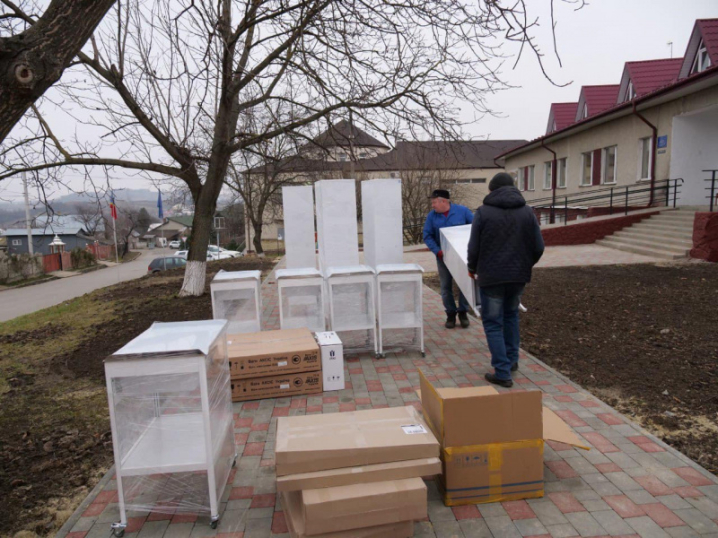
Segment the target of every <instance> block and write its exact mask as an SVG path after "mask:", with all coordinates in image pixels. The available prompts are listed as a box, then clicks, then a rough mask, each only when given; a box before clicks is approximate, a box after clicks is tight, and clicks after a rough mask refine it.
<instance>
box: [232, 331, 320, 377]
mask: <svg viewBox="0 0 718 538" xmlns="http://www.w3.org/2000/svg"><path fill="white" fill-rule="evenodd" d="M227 351H228V355H229V374H230V377H231V378H232V379H247V378H250V377H264V376H269V375H279V374H290V373H296V372H316V371H317V370H321V368H322V365H321V359H320V357H319V346H318V345H317V342H316V341H315V340H314V336H313V335H312V333H311V331H310V330H309V329H307V328H302V329H284V330H280V331H263V332H256V333H247V334H230V335H227Z"/></svg>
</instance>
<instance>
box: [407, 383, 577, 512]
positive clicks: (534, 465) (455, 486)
mask: <svg viewBox="0 0 718 538" xmlns="http://www.w3.org/2000/svg"><path fill="white" fill-rule="evenodd" d="M419 374H420V375H419V378H420V384H421V392H420V397H421V404H422V408H423V410H424V416H425V417H426V421H427V423H428V425H429V426H430V427H431V428H432V430H433V431H434V433H435V434H436V435H437V437H438V438H439V440H440V441H441V443H442V460H443V464H444V473H443V475H442V479H441V485H442V488H443V490H444V502H445V504H447V505H448V506H454V505H458V504H475V503H483V502H495V501H506V500H517V499H526V498H535V497H542V496H543V447H544V441H545V440H551V441H557V442H561V443H566V444H569V445H572V446H575V447H577V448H583V449H586V450H588V448H587V447H586V446H584V445H583V444H582V443H581V441H580V440H579V438H578V437H577V436H576V434H575V433H573V431H571V428H569V426H568V425H567V424H566V423H565V422H564V421H563V420H561V419H560V418H559V417H558V415H556V414H555V413H554V412H553V411H551V410H550V409H548V408H546V407H543V406H542V405H541V402H542V398H541V395H542V393H541V392H540V391H528V392H523V391H522V392H501V393H499V392H498V391H497V390H496V389H494V388H493V387H467V388H461V389H454V388H436V387H434V386H433V385H431V383H430V382H429V381H428V380H427V379H426V377H425V376H424V374H423V373H422V372H421V371H420V372H419Z"/></svg>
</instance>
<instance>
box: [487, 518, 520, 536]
mask: <svg viewBox="0 0 718 538" xmlns="http://www.w3.org/2000/svg"><path fill="white" fill-rule="evenodd" d="M484 520H485V521H486V525H487V526H488V527H489V530H490V531H491V533H492V534H493V535H494V536H501V537H502V538H522V537H521V533H520V532H519V530H518V529H517V528H516V525H514V522H513V521H511V518H510V517H508V516H489V517H485V518H484Z"/></svg>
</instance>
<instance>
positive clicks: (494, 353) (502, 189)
mask: <svg viewBox="0 0 718 538" xmlns="http://www.w3.org/2000/svg"><path fill="white" fill-rule="evenodd" d="M489 191H490V192H489V194H488V195H487V196H486V198H484V205H482V206H480V207H479V208H478V209H477V210H476V213H475V214H474V222H473V224H472V226H471V237H470V239H469V249H468V258H467V260H468V268H469V275H470V276H471V278H474V279H476V280H478V285H479V293H480V296H481V321H482V323H483V325H484V332H485V333H486V341H487V342H488V344H489V350H490V351H491V366H493V367H494V372H495V373H493V374H486V376H485V377H486V380H487V381H489V382H491V383H494V384H496V385H501V386H502V387H507V388H508V387H511V386H512V385H513V384H514V382H513V381H512V380H511V372H515V371H516V370H518V366H519V304H520V301H521V294H522V293H523V291H524V287H525V285H526V284H527V283H528V282H530V281H531V269H532V268H533V266H534V265H536V262H538V261H539V259H540V258H541V256H542V255H543V251H544V242H543V238H542V237H541V230H540V228H539V224H538V221H537V220H536V216H535V215H534V212H533V210H532V209H531V208H530V207H529V206H527V205H526V200H524V197H523V196H521V193H520V192H519V190H518V189H517V188H516V187H515V186H514V180H513V178H512V177H511V176H510V175H509V174H506V173H503V172H502V173H499V174H496V175H495V176H494V177H493V178H492V179H491V181H490V182H489Z"/></svg>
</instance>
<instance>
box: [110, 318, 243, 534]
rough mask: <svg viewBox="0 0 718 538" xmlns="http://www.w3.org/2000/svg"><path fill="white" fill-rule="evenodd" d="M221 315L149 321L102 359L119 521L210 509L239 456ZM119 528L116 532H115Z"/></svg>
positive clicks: (214, 516) (215, 513)
mask: <svg viewBox="0 0 718 538" xmlns="http://www.w3.org/2000/svg"><path fill="white" fill-rule="evenodd" d="M226 326H227V322H226V321H225V320H207V321H186V322H179V323H154V324H153V325H152V326H151V327H150V328H149V329H147V330H146V331H145V332H144V333H142V334H141V335H140V336H138V337H137V338H135V339H134V340H132V341H130V342H129V343H128V344H127V345H125V346H124V347H123V348H121V349H120V350H119V351H117V352H115V353H114V354H113V355H111V356H110V357H108V358H107V359H105V375H106V379H107V398H108V403H109V409H110V423H111V427H112V445H113V449H114V455H115V472H116V475H117V493H118V501H119V509H120V522H119V523H113V524H112V528H113V532H115V533H121V532H122V531H123V530H124V528H125V526H126V525H127V512H128V511H137V512H160V513H171V514H174V513H178V512H207V513H209V515H210V516H211V521H212V526H213V527H215V526H216V524H217V520H218V519H219V502H220V499H221V498H222V494H223V493H224V488H225V486H226V484H227V479H228V477H229V473H230V470H231V468H232V466H233V465H234V462H235V459H236V448H235V443H234V423H233V416H232V401H231V391H230V375H229V362H228V359H227V336H226ZM118 531H119V532H118Z"/></svg>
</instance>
